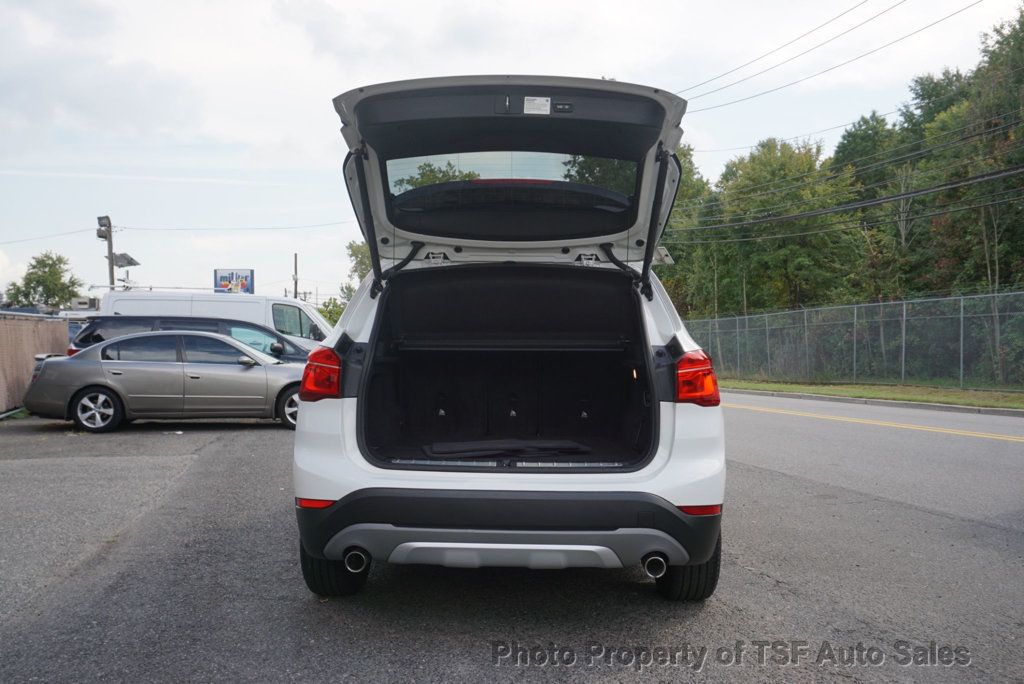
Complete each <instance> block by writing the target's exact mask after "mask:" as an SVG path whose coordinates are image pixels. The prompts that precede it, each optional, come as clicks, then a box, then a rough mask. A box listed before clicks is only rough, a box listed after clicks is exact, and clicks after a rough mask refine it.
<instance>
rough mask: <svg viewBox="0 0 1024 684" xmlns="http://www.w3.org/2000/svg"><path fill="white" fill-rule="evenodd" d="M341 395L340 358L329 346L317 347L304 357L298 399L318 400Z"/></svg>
mask: <svg viewBox="0 0 1024 684" xmlns="http://www.w3.org/2000/svg"><path fill="white" fill-rule="evenodd" d="M340 396H341V359H340V358H338V355H337V354H336V353H335V351H334V350H333V349H331V348H329V347H317V348H316V349H314V350H313V351H311V352H309V356H308V357H306V368H305V369H304V370H303V371H302V384H301V385H300V386H299V399H301V400H302V401H319V400H320V399H329V398H331V397H340Z"/></svg>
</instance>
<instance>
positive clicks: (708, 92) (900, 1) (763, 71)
mask: <svg viewBox="0 0 1024 684" xmlns="http://www.w3.org/2000/svg"><path fill="white" fill-rule="evenodd" d="M906 1H907V0H898V2H896V4H894V5H889V6H888V7H886V8H885V9H884V10H882V11H881V12H879V13H877V14H873V15H871V16H870V17H868V18H867V19H865V20H864V21H862V22H861V23H859V24H857V25H855V26H851V27H850V28H848V29H846V30H845V31H842V32H841V33H837V34H836V35H834V36H832V37H831V38H828V39H827V40H823V41H821V42H820V43H818V44H817V45H813V46H811V47H809V48H807V49H806V50H804V51H803V52H799V53H797V54H795V55H793V56H792V57H789V58H787V59H784V60H782V61H781V62H777V63H775V64H773V65H772V66H770V67H768V68H767V69H761V71H758V72H756V73H753V74H750V75H749V76H744V77H743V78H740V79H737V80H735V81H733V82H732V83H726V84H725V85H723V86H718V87H717V88H713V89H711V90H706V91H704V92H703V93H699V94H697V95H693V96H692V97H689V98H687V99H688V100H690V101H691V102H692V101H693V100H697V99H699V98H702V97H706V96H707V95H711V94H712V93H717V92H719V91H721V90H725V89H726V88H732V87H733V86H734V85H739V84H740V83H743V82H744V81H749V80H750V79H752V78H756V77H758V76H760V75H761V74H767V73H768V72H769V71H772V70H774V69H777V68H779V67H780V66H782V65H784V64H789V63H790V62H792V61H793V60H794V59H799V58H800V57H803V56H804V55H806V54H808V53H811V52H814V51H815V50H817V49H818V48H820V47H824V46H825V45H828V44H829V43H831V42H832V41H834V40H838V39H839V38H842V37H843V36H845V35H846V34H848V33H851V32H853V31H856V30H857V29H859V28H860V27H861V26H864V25H865V24H868V23H871V22H872V21H874V20H875V19H877V18H878V17H880V16H882V15H883V14H886V13H887V12H891V11H892V10H894V9H896V8H897V7H899V6H900V5H902V4H903V3H905V2H906Z"/></svg>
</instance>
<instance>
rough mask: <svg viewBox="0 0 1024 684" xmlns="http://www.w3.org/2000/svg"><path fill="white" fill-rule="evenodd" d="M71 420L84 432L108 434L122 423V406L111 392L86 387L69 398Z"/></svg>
mask: <svg viewBox="0 0 1024 684" xmlns="http://www.w3.org/2000/svg"><path fill="white" fill-rule="evenodd" d="M71 420H73V421H75V426H76V427H77V428H78V429H79V430H84V431H85V432H110V431H111V430H116V429H117V428H119V427H121V424H122V423H123V422H124V405H123V404H122V403H121V398H120V397H119V396H117V393H116V392H114V391H113V390H109V389H107V388H105V387H86V388H85V389H83V390H79V391H78V392H77V393H76V394H75V396H74V397H72V398H71Z"/></svg>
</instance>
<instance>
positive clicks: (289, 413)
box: [274, 386, 299, 430]
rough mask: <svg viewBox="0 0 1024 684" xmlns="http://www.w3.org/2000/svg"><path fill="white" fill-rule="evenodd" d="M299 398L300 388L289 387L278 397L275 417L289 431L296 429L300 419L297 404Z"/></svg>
mask: <svg viewBox="0 0 1024 684" xmlns="http://www.w3.org/2000/svg"><path fill="white" fill-rule="evenodd" d="M298 396H299V388H298V387H297V386H296V387H289V388H287V389H285V390H284V391H282V392H281V394H279V395H278V396H277V408H276V409H275V410H274V415H275V416H277V419H278V420H279V421H281V425H283V426H284V427H286V428H288V429H289V430H294V429H295V421H296V420H297V418H298V410H299V407H298V405H297V404H296V401H297V400H298Z"/></svg>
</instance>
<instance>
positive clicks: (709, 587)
mask: <svg viewBox="0 0 1024 684" xmlns="http://www.w3.org/2000/svg"><path fill="white" fill-rule="evenodd" d="M721 565H722V537H721V536H719V537H718V543H717V544H715V552H714V553H713V554H712V555H711V558H709V559H708V560H707V562H705V563H701V564H700V565H670V566H669V567H668V572H666V573H665V574H664V575H662V576H661V577H659V578H658V579H657V580H656V582H657V585H658V593H659V594H661V595H662V596H664V597H665V598H667V599H670V600H672V601H703V600H704V599H706V598H708V597H710V596H711V595H712V594H714V593H715V587H717V586H718V571H719V568H720V567H721Z"/></svg>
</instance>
